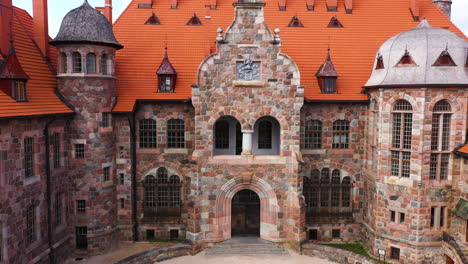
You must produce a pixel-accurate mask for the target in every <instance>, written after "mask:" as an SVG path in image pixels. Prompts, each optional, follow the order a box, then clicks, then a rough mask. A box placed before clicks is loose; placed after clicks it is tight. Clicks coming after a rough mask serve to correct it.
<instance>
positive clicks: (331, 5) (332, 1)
mask: <svg viewBox="0 0 468 264" xmlns="http://www.w3.org/2000/svg"><path fill="white" fill-rule="evenodd" d="M327 10H328V11H333V12H334V11H337V10H338V0H327Z"/></svg>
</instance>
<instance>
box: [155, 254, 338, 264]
mask: <svg viewBox="0 0 468 264" xmlns="http://www.w3.org/2000/svg"><path fill="white" fill-rule="evenodd" d="M161 263H163V264H187V263H190V264H289V263H291V264H336V263H335V262H330V261H328V260H324V259H321V258H316V257H308V256H303V255H299V254H297V253H295V252H292V251H290V252H289V256H278V255H261V256H229V255H223V256H205V253H204V252H201V253H199V254H197V255H195V256H184V257H178V258H174V259H170V260H166V261H163V262H161Z"/></svg>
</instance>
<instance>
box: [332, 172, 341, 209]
mask: <svg viewBox="0 0 468 264" xmlns="http://www.w3.org/2000/svg"><path fill="white" fill-rule="evenodd" d="M331 184H332V186H331V207H339V206H340V191H341V190H340V189H341V186H340V185H341V178H340V171H339V170H336V169H335V170H333V172H332V178H331Z"/></svg>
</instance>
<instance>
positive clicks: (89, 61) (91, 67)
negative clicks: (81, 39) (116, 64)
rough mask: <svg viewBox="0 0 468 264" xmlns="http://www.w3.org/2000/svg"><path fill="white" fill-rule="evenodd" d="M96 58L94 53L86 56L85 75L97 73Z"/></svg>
mask: <svg viewBox="0 0 468 264" xmlns="http://www.w3.org/2000/svg"><path fill="white" fill-rule="evenodd" d="M96 61H97V56H96V54H94V53H92V52H91V53H88V54H86V74H96V73H97V65H96Z"/></svg>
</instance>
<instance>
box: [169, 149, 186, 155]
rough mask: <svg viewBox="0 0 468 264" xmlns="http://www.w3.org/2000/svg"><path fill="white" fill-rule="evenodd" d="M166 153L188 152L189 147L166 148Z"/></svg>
mask: <svg viewBox="0 0 468 264" xmlns="http://www.w3.org/2000/svg"><path fill="white" fill-rule="evenodd" d="M164 153H165V154H188V149H185V148H165V149H164Z"/></svg>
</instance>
